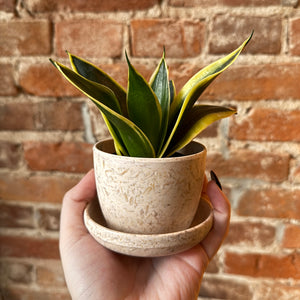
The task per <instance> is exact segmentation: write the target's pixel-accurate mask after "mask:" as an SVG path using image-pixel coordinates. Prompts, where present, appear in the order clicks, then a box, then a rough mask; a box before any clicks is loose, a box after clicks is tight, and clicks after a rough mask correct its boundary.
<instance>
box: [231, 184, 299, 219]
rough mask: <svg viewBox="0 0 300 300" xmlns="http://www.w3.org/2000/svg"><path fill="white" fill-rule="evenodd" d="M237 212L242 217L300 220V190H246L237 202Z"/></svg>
mask: <svg viewBox="0 0 300 300" xmlns="http://www.w3.org/2000/svg"><path fill="white" fill-rule="evenodd" d="M237 212H238V214H239V215H244V216H258V217H266V218H286V219H297V220H299V219H300V190H294V191H293V190H284V189H278V188H277V189H276V188H274V189H267V190H262V189H260V190H248V191H246V192H245V193H244V194H243V195H242V197H241V199H240V202H239V205H238V208H237Z"/></svg>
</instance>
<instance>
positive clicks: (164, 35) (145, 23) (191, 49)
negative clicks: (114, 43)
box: [130, 19, 205, 58]
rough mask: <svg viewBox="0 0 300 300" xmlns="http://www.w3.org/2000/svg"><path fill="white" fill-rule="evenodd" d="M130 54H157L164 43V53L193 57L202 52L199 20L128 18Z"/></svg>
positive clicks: (203, 31)
mask: <svg viewBox="0 0 300 300" xmlns="http://www.w3.org/2000/svg"><path fill="white" fill-rule="evenodd" d="M130 30H131V45H132V54H133V55H134V56H137V57H160V56H161V55H162V51H163V47H164V46H165V49H166V56H167V57H180V58H186V57H194V56H197V55H199V54H200V53H201V52H202V49H203V47H204V44H203V41H204V37H205V28H204V23H203V22H201V21H188V20H180V21H177V20H172V19H159V20H158V19H148V20H133V21H131V26H130Z"/></svg>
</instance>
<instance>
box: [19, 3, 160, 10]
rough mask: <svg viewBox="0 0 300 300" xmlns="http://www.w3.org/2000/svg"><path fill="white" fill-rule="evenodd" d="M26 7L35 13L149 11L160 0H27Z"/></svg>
mask: <svg viewBox="0 0 300 300" xmlns="http://www.w3.org/2000/svg"><path fill="white" fill-rule="evenodd" d="M24 2H25V5H26V7H27V8H28V9H29V10H30V11H31V12H33V13H36V12H52V11H64V10H66V11H74V12H106V11H113V12H114V11H127V10H131V9H135V10H139V9H148V8H151V7H152V6H154V5H156V4H158V3H159V1H158V0H138V1H137V0H127V1H118V0H112V1H101V0H96V1H95V0H87V1H85V2H82V1H78V0H76V1H72V0H67V1H63V2H62V1H59V0H48V1H45V0H38V1H32V0H25V1H24Z"/></svg>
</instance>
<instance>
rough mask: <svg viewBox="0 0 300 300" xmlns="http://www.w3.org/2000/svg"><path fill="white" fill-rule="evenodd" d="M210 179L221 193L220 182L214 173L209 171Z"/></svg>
mask: <svg viewBox="0 0 300 300" xmlns="http://www.w3.org/2000/svg"><path fill="white" fill-rule="evenodd" d="M210 177H211V180H213V181H214V182H215V183H216V184H217V186H218V187H219V188H220V190H221V191H222V185H221V182H220V180H219V178H218V177H217V175H216V173H215V172H214V171H210Z"/></svg>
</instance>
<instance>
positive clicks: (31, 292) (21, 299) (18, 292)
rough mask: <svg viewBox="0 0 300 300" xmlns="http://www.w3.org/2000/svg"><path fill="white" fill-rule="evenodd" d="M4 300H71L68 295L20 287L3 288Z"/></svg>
mask: <svg viewBox="0 0 300 300" xmlns="http://www.w3.org/2000/svg"><path fill="white" fill-rule="evenodd" d="M2 294H3V297H4V300H41V299H43V300H53V299H55V300H71V296H70V295H69V293H68V292H67V291H66V292H62V291H57V290H56V289H54V290H53V291H37V290H36V289H30V288H28V287H27V288H24V287H23V288H22V287H15V286H14V287H5V288H3V290H2Z"/></svg>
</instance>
